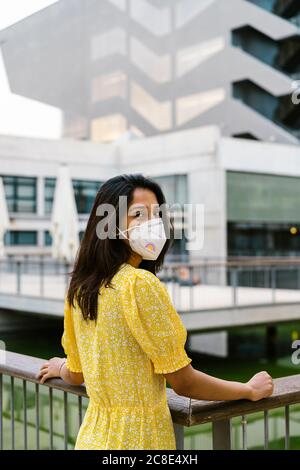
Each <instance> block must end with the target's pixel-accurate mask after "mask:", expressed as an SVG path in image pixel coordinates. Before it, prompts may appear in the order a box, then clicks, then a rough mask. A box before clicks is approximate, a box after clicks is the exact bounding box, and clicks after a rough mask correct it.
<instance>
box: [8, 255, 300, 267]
mask: <svg viewBox="0 0 300 470" xmlns="http://www.w3.org/2000/svg"><path fill="white" fill-rule="evenodd" d="M41 263H43V264H45V266H46V267H49V268H50V267H59V266H62V267H64V268H65V269H66V268H67V269H68V270H69V269H71V268H72V266H73V264H72V263H63V262H57V261H55V260H51V259H46V260H43V259H42V258H41V259H40V260H37V259H29V260H26V259H25V258H22V259H21V258H20V259H17V258H11V259H5V258H4V259H2V260H0V267H1V266H6V265H10V266H13V265H14V266H17V265H20V266H22V265H23V264H24V266H26V267H28V266H31V267H34V266H37V267H39V266H40V265H41ZM268 266H269V267H272V266H273V267H274V266H275V267H280V266H290V267H295V266H300V257H293V258H292V257H289V258H273V257H272V258H271V257H270V258H259V257H244V258H228V259H227V260H210V259H203V260H189V261H172V260H166V261H165V263H164V265H163V268H165V269H168V268H172V269H180V268H185V267H187V268H197V267H215V268H217V267H227V268H239V267H258V268H259V267H268Z"/></svg>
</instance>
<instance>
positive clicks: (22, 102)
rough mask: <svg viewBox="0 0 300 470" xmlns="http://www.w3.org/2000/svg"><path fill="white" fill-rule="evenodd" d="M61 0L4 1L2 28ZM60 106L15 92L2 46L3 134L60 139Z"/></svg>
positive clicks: (0, 16)
mask: <svg viewBox="0 0 300 470" xmlns="http://www.w3.org/2000/svg"><path fill="white" fill-rule="evenodd" d="M56 1H57V0H1V2H0V30H1V29H3V28H6V27H7V26H10V25H11V24H13V23H15V22H17V21H19V20H21V19H23V18H25V17H26V16H29V15H31V14H33V13H35V12H36V11H38V10H41V9H42V8H45V7H47V6H48V5H51V4H52V3H56ZM61 131H62V113H61V111H60V110H59V109H57V108H54V107H52V106H48V105H45V104H43V103H39V102H37V101H34V100H30V99H27V98H23V97H21V96H17V95H14V94H12V93H11V91H10V89H9V83H8V80H7V75H6V70H5V67H4V62H3V56H2V52H1V48H0V134H6V135H19V136H28V137H42V138H50V139H58V138H60V137H61Z"/></svg>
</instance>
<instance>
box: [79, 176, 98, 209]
mask: <svg viewBox="0 0 300 470" xmlns="http://www.w3.org/2000/svg"><path fill="white" fill-rule="evenodd" d="M101 186H102V182H101V181H81V180H74V181H73V187H74V193H75V199H76V205H77V211H78V213H79V214H88V213H89V212H90V211H91V209H92V206H93V203H94V200H95V197H96V194H97V192H98V191H99V189H100V188H101Z"/></svg>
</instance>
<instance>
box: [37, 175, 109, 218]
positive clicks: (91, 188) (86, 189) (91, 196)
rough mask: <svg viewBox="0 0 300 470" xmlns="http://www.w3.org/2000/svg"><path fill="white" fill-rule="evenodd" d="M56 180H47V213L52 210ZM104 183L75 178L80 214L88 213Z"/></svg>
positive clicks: (76, 197)
mask: <svg viewBox="0 0 300 470" xmlns="http://www.w3.org/2000/svg"><path fill="white" fill-rule="evenodd" d="M55 184H56V180H55V179H54V178H46V180H45V213H46V214H50V213H51V211H52V205H53V198H54V191H55ZM101 185H102V182H101V181H88V180H73V188H74V195H75V200H76V206H77V211H78V213H79V214H88V213H89V212H90V210H91V208H92V205H93V203H94V200H95V197H96V194H97V192H98V191H99V189H100V187H101Z"/></svg>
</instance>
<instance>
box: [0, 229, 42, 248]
mask: <svg viewBox="0 0 300 470" xmlns="http://www.w3.org/2000/svg"><path fill="white" fill-rule="evenodd" d="M4 244H5V245H6V246H14V245H32V246H35V245H37V232H36V231H29V230H28V231H27V230H24V231H17V230H16V231H14V230H10V231H7V232H6V233H5V236H4Z"/></svg>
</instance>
